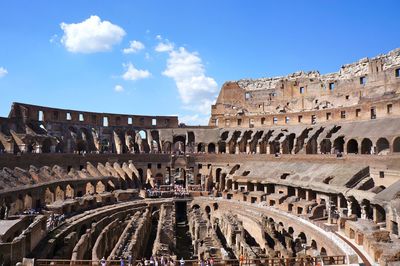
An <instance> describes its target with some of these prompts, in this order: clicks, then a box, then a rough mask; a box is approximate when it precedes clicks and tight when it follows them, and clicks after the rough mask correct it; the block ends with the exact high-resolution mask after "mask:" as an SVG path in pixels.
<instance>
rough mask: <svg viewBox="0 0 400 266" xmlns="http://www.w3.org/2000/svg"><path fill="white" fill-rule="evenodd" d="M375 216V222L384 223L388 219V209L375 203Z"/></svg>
mask: <svg viewBox="0 0 400 266" xmlns="http://www.w3.org/2000/svg"><path fill="white" fill-rule="evenodd" d="M374 208H375V218H374V222H375V223H383V222H385V221H386V211H385V209H384V208H383V207H382V206H380V205H375V206H374Z"/></svg>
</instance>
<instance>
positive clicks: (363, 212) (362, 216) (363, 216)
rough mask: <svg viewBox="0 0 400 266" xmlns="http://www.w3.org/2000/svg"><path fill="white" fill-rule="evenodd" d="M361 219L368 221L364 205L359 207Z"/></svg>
mask: <svg viewBox="0 0 400 266" xmlns="http://www.w3.org/2000/svg"><path fill="white" fill-rule="evenodd" d="M361 219H368V217H367V206H366V205H361Z"/></svg>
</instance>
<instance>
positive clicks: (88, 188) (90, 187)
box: [85, 182, 96, 195]
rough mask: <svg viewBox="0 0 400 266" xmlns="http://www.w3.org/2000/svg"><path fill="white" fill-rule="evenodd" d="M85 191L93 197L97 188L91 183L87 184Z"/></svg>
mask: <svg viewBox="0 0 400 266" xmlns="http://www.w3.org/2000/svg"><path fill="white" fill-rule="evenodd" d="M85 191H86V192H85V193H86V194H87V195H93V194H94V193H95V192H96V190H95V187H94V186H93V184H92V183H90V182H88V183H86V186H85Z"/></svg>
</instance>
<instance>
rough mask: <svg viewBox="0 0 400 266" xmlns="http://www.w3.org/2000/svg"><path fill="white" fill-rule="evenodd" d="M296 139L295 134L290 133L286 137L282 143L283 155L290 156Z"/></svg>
mask: <svg viewBox="0 0 400 266" xmlns="http://www.w3.org/2000/svg"><path fill="white" fill-rule="evenodd" d="M295 138H296V134H294V133H292V134H290V135H288V136H287V137H286V138H285V140H284V141H283V142H282V153H283V154H291V153H292V150H293V148H294V140H295Z"/></svg>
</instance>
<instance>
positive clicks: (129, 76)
mask: <svg viewBox="0 0 400 266" xmlns="http://www.w3.org/2000/svg"><path fill="white" fill-rule="evenodd" d="M123 66H124V68H125V69H126V72H125V73H124V74H123V75H122V78H123V79H124V80H137V79H145V78H148V77H150V75H151V74H150V72H149V71H147V70H142V69H137V68H135V66H134V65H133V64H132V63H127V64H123Z"/></svg>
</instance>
